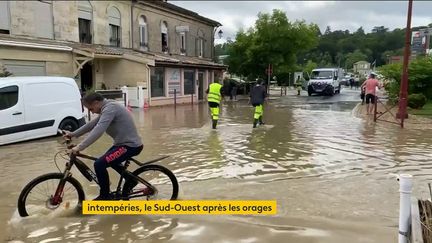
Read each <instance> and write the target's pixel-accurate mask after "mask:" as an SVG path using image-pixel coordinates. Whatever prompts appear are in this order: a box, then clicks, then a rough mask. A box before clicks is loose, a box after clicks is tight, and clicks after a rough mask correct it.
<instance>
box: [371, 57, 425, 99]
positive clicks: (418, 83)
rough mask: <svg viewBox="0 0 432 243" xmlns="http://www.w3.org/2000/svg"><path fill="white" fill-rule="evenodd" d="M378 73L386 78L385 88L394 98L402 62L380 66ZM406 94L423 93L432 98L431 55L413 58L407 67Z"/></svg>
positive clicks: (400, 74)
mask: <svg viewBox="0 0 432 243" xmlns="http://www.w3.org/2000/svg"><path fill="white" fill-rule="evenodd" d="M378 71H379V73H380V74H381V75H382V76H383V77H384V78H385V80H387V82H386V90H387V92H388V93H389V97H390V98H391V99H393V100H395V99H396V98H397V97H398V95H399V89H400V82H401V76H402V63H393V64H388V65H384V66H382V67H380V68H379V69H378ZM408 73H409V76H408V94H416V93H418V94H424V95H425V96H426V98H427V99H428V100H430V99H432V82H431V81H432V57H422V58H418V59H416V60H413V61H411V62H410V63H409V67H408Z"/></svg>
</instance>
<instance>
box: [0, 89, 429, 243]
mask: <svg viewBox="0 0 432 243" xmlns="http://www.w3.org/2000/svg"><path fill="white" fill-rule="evenodd" d="M320 102H324V103H320ZM354 105H355V103H353V102H350V101H346V102H345V101H341V102H338V103H332V102H331V99H330V98H327V97H324V98H323V97H299V98H296V97H285V98H282V99H280V100H272V101H271V102H270V103H269V104H266V105H265V110H264V120H265V121H266V123H267V124H266V125H265V126H261V127H258V128H256V129H253V128H252V121H253V108H252V107H251V106H250V105H248V104H247V102H246V101H244V100H243V101H238V102H227V103H225V104H224V105H223V106H222V111H221V119H220V125H219V126H218V129H217V130H212V129H211V125H210V120H209V114H208V109H207V106H206V105H205V104H202V105H194V106H191V105H179V106H178V107H177V109H173V108H172V107H162V108H153V107H152V108H150V109H149V110H141V109H135V110H134V111H133V113H132V114H133V116H134V119H135V121H136V123H137V125H138V129H139V131H140V134H141V136H142V137H143V140H144V144H145V148H144V151H143V152H142V154H140V155H139V156H138V159H140V160H146V159H149V158H155V157H158V156H159V155H161V154H169V155H171V157H170V158H169V159H167V160H164V161H162V162H161V163H162V164H163V165H165V166H167V167H168V168H170V169H171V170H173V171H174V173H175V174H176V176H177V177H178V180H179V182H180V184H181V188H182V189H183V190H184V195H183V198H185V199H188V198H196V199H221V198H223V199H245V198H247V199H249V198H256V199H267V198H276V199H278V202H279V203H280V205H279V208H278V211H279V212H280V213H279V214H278V215H277V217H271V218H260V217H250V218H248V219H247V220H245V221H244V222H243V221H242V222H241V223H239V221H238V218H236V217H223V218H218V219H217V220H216V219H215V218H212V217H209V218H206V217H179V218H175V217H159V216H158V217H151V216H139V217H138V216H91V217H82V216H77V215H67V216H63V217H60V218H57V217H52V218H42V219H34V218H33V219H25V220H20V221H18V222H17V223H9V225H8V226H7V228H6V230H7V232H5V233H4V234H2V233H3V232H2V230H5V229H4V227H0V235H7V237H8V239H13V240H15V239H16V240H23V241H30V242H42V241H45V242H50V241H52V242H55V241H58V242H65V241H66V242H67V241H73V242H118V241H129V242H131V241H132V242H133V241H138V242H139V241H150V242H152V241H156V242H157V241H168V240H171V241H177V242H195V241H196V242H203V241H211V240H214V239H220V241H226V242H241V241H243V242H255V241H256V242H263V241H267V242H270V239H271V240H274V241H273V242H287V241H286V239H288V238H289V239H291V240H293V241H292V242H313V241H312V240H311V239H312V238H313V237H330V238H331V237H335V235H334V234H330V233H329V231H334V230H335V229H334V228H330V229H323V226H321V225H320V226H317V224H316V223H315V222H317V221H316V219H315V218H312V217H310V216H311V215H319V216H322V217H329V218H346V217H351V216H352V217H357V218H356V219H358V218H359V217H364V218H362V219H363V220H364V221H365V222H366V223H365V225H371V227H372V226H373V225H374V224H373V222H375V221H374V219H368V218H367V217H366V216H370V215H372V216H373V215H379V216H380V217H379V220H380V222H381V220H382V221H385V224H386V225H388V224H389V222H393V221H394V217H393V216H394V215H397V213H395V212H394V210H395V209H397V203H398V201H397V189H395V190H394V191H393V190H390V189H388V188H389V185H393V183H394V182H393V181H390V179H389V175H392V174H395V173H402V172H404V173H406V172H408V173H411V174H413V175H414V176H415V179H416V182H425V181H427V180H428V179H429V178H430V175H431V173H432V170H431V169H432V163H431V162H430V158H431V157H432V156H431V155H432V148H431V147H430V144H431V143H432V135H430V134H428V133H423V132H422V131H421V130H400V129H399V128H398V127H397V126H387V125H385V124H380V123H379V124H375V123H373V122H371V121H370V120H369V121H364V120H362V119H358V118H355V117H353V116H352V115H351V110H352V108H353V107H354ZM58 140H59V139H58V138H47V139H42V140H36V141H32V142H28V143H21V144H15V145H10V146H3V147H0V155H1V161H0V163H1V165H2V168H3V169H2V170H1V171H0V175H1V178H2V179H3V180H2V181H1V182H0V191H1V192H2V193H3V195H4V199H3V200H2V201H1V202H0V220H1V221H2V222H6V221H8V220H9V221H16V219H17V218H16V217H18V216H17V215H16V213H15V214H14V213H13V212H15V207H16V198H17V197H18V194H19V192H20V190H21V189H22V187H23V186H24V185H25V184H26V183H28V181H29V180H30V179H32V178H35V177H36V176H38V175H41V174H44V173H48V172H55V171H57V169H56V167H55V165H54V164H53V163H52V158H53V156H54V154H55V152H56V151H58V150H59V149H61V148H62V146H63V145H61V144H59V142H58ZM110 144H111V140H110V139H109V138H108V137H107V136H104V137H103V138H102V139H101V140H100V141H98V142H97V144H96V145H95V146H92V147H90V148H89V149H88V150H87V151H86V153H88V154H92V155H96V156H97V155H100V154H102V153H103V152H104V151H105V150H106V149H107V148H108V147H109V146H110ZM89 165H90V164H89ZM60 167H61V168H62V167H63V165H60ZM131 168H132V169H133V168H136V166H135V165H133V166H132V167H131ZM74 176H76V177H77V179H78V180H80V181H81V182H82V183H83V186H84V188H85V191H86V192H90V194H91V193H95V192H96V191H97V186H95V185H94V184H91V183H89V182H87V181H85V179H84V178H82V176H80V175H79V174H78V173H76V172H75V173H74ZM116 176H117V175H116V174H115V173H112V174H111V175H110V177H111V178H112V180H113V181H114V180H115V179H116V178H117V177H116ZM391 180H392V179H391ZM378 183H380V185H386V186H383V187H380V186H376V185H377V184H378ZM352 191H355V192H356V195H351V194H352ZM421 192H423V189H422V191H421ZM394 197H396V200H393V199H394ZM383 202H385V203H386V207H387V208H386V210H382V203H383ZM356 203H358V204H356ZM322 204H326V206H325V207H323V206H322ZM350 205H351V206H350ZM293 212H295V213H296V214H297V215H299V217H300V216H301V217H304V218H305V220H306V221H307V222H305V223H304V225H303V226H302V227H300V226H298V224H297V223H296V222H297V221H290V220H288V219H289V218H290V217H291V216H292V214H293ZM347 215H350V216H347ZM11 217H12V220H11ZM372 218H373V217H372ZM263 220H264V221H266V220H270V221H271V222H262V221H263ZM43 222H47V223H43ZM275 222H281V223H280V224H277V223H275ZM396 223H397V221H396ZM239 224H240V225H241V226H239ZM274 225H277V226H274ZM323 225H325V224H323ZM341 225H345V224H343V223H341ZM381 226H382V225H381ZM233 227H237V228H236V230H231V229H232V228H233ZM260 227H261V228H260ZM338 227H342V228H343V227H345V226H338ZM365 227H366V226H365ZM379 229H380V230H381V231H382V232H385V231H386V230H385V229H383V228H382V227H381V228H379ZM347 230H348V229H347ZM368 230H370V229H369V228H368ZM354 231H355V230H353V231H350V232H351V234H349V235H350V237H351V238H352V239H356V238H355V236H354V235H355V234H356V233H353V232H354ZM281 232H284V233H283V234H282V233H281ZM287 232H289V233H287ZM281 234H282V235H281ZM287 237H288V238H287ZM290 237H291V238H290ZM308 237H312V238H308ZM191 238H194V240H190V239H191ZM336 238H337V237H335V238H331V239H336ZM195 239H196V240H195ZM284 239H285V240H284ZM329 242H337V240H335V241H332V240H330V241H329ZM340 242H346V241H340ZM376 242H389V241H385V240H384V241H376Z"/></svg>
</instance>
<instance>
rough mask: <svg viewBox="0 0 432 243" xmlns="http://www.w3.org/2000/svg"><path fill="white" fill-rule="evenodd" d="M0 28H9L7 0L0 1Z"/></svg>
mask: <svg viewBox="0 0 432 243" xmlns="http://www.w3.org/2000/svg"><path fill="white" fill-rule="evenodd" d="M0 29H2V30H9V29H10V23H9V2H8V1H0Z"/></svg>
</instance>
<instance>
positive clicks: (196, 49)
mask: <svg viewBox="0 0 432 243" xmlns="http://www.w3.org/2000/svg"><path fill="white" fill-rule="evenodd" d="M195 56H199V39H198V38H195Z"/></svg>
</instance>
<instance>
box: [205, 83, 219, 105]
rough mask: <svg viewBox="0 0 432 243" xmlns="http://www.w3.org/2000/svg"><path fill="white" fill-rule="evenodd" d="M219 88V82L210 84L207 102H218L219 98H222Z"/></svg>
mask: <svg viewBox="0 0 432 243" xmlns="http://www.w3.org/2000/svg"><path fill="white" fill-rule="evenodd" d="M221 88H222V85H221V84H219V83H212V84H210V87H209V93H208V97H207V100H208V102H215V103H218V104H219V103H220V101H221V98H222V97H221V94H220V93H221V92H220V90H221Z"/></svg>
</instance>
